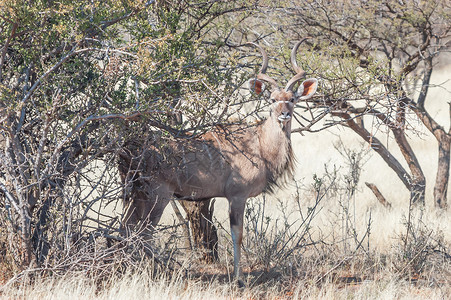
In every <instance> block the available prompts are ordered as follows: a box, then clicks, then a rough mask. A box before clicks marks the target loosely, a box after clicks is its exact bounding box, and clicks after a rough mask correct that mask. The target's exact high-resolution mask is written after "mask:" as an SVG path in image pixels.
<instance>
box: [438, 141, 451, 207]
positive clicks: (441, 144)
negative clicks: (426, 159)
mask: <svg viewBox="0 0 451 300" xmlns="http://www.w3.org/2000/svg"><path fill="white" fill-rule="evenodd" d="M450 144H451V138H450V137H449V136H448V135H446V134H443V135H441V138H440V139H438V166H437V177H436V179H435V186H434V202H435V206H436V207H439V208H446V207H447V204H448V203H447V199H446V196H447V193H448V180H449V168H450Z"/></svg>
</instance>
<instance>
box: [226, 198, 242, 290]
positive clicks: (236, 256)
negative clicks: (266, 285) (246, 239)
mask: <svg viewBox="0 0 451 300" xmlns="http://www.w3.org/2000/svg"><path fill="white" fill-rule="evenodd" d="M245 205H246V199H241V198H239V199H236V198H235V199H229V217H230V232H231V234H232V242H233V275H234V277H235V279H236V280H238V285H239V286H240V287H243V286H244V283H243V281H242V280H241V279H240V278H241V267H240V260H241V243H242V241H243V216H244V208H245Z"/></svg>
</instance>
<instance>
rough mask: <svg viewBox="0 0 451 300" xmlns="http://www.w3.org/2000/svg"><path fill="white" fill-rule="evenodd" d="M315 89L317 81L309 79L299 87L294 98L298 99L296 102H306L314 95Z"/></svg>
mask: <svg viewBox="0 0 451 300" xmlns="http://www.w3.org/2000/svg"><path fill="white" fill-rule="evenodd" d="M317 88H318V80H317V79H316V78H309V79H307V80H305V81H304V82H302V83H301V84H300V85H299V87H298V90H297V91H296V96H297V97H299V98H298V100H307V99H309V98H310V97H312V96H313V95H314V94H315V92H316V89H317Z"/></svg>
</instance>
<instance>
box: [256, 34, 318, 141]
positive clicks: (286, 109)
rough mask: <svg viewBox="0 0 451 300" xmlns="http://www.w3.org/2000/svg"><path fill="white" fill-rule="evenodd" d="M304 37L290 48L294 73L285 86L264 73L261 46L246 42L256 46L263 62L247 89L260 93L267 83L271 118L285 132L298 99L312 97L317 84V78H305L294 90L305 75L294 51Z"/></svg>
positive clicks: (266, 63)
mask: <svg viewBox="0 0 451 300" xmlns="http://www.w3.org/2000/svg"><path fill="white" fill-rule="evenodd" d="M306 39H308V38H304V39H302V40H300V41H299V42H297V43H296V45H295V46H294V47H293V49H292V50H291V58H290V60H291V66H292V67H293V69H294V71H295V72H296V75H294V76H293V77H292V78H291V79H290V80H288V82H287V84H286V86H285V88H280V86H279V85H278V84H277V82H276V81H275V80H274V79H273V78H271V77H270V76H268V75H267V74H266V69H267V68H268V55H267V54H266V51H265V50H264V49H263V48H262V47H261V46H259V45H257V44H255V43H248V44H247V45H251V46H254V47H257V48H258V49H259V50H260V52H261V54H262V57H263V63H262V66H261V68H260V71H259V73H258V74H257V76H256V78H253V79H251V80H249V89H250V90H251V92H254V93H256V94H261V93H262V92H263V91H264V89H265V86H266V84H269V85H270V86H271V97H270V100H271V102H272V106H271V118H275V120H276V121H277V122H279V123H280V126H281V127H282V129H284V130H285V131H287V134H289V131H291V119H292V116H293V110H294V106H295V104H296V103H297V102H298V101H301V100H307V99H309V98H310V97H312V96H313V95H314V94H315V92H316V88H317V86H318V80H317V79H315V78H309V79H307V80H304V81H303V82H302V83H301V84H300V85H299V87H298V88H297V90H294V87H295V86H296V83H298V82H299V81H300V80H302V79H303V78H304V77H305V72H304V70H302V68H301V67H299V66H298V65H297V63H296V52H297V51H298V49H299V46H300V45H301V44H302V43H303V42H304V41H305V40H306ZM265 83H266V84H265Z"/></svg>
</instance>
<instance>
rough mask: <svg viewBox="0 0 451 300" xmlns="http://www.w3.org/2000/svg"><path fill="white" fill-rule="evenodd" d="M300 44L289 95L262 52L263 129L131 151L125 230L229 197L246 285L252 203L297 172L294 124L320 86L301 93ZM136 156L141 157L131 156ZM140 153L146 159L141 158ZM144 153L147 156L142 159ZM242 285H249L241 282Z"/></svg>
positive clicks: (223, 130) (125, 168)
mask: <svg viewBox="0 0 451 300" xmlns="http://www.w3.org/2000/svg"><path fill="white" fill-rule="evenodd" d="M303 41H304V40H302V41H300V42H298V43H297V44H296V45H295V46H294V48H293V49H292V51H291V64H292V66H293V69H294V70H295V72H296V75H295V76H294V77H293V78H291V79H290V80H289V81H288V83H287V84H286V86H285V88H279V87H278V84H277V82H276V81H275V80H274V79H273V78H271V77H269V76H268V75H267V74H265V72H266V69H267V67H268V56H267V54H266V52H265V51H264V50H263V49H262V48H261V47H260V46H258V45H256V44H253V43H251V44H250V45H253V46H255V47H257V48H258V49H259V50H260V51H261V53H262V56H263V64H262V67H261V69H260V72H259V74H258V75H257V76H256V78H255V79H251V80H250V81H249V86H250V89H251V90H252V91H253V92H255V93H257V94H260V93H261V92H262V91H263V87H264V85H263V82H266V83H268V84H269V85H271V87H272V93H271V98H270V99H271V102H272V105H271V114H270V117H269V118H268V119H267V120H265V121H264V122H262V123H260V124H259V125H257V126H254V127H250V126H238V125H235V126H216V127H215V128H214V129H213V130H211V131H209V132H207V133H205V134H203V135H202V136H200V137H199V138H196V139H184V140H182V141H173V142H169V143H166V145H165V146H161V145H159V142H158V137H157V136H154V137H152V138H151V139H150V140H151V141H150V142H149V141H148V142H147V143H146V144H144V145H143V144H142V143H140V142H138V143H135V146H130V145H129V146H128V147H124V151H122V153H121V154H120V160H119V169H120V173H121V177H122V180H123V181H124V182H129V185H130V186H129V190H130V192H129V193H126V197H125V202H126V203H125V204H126V207H127V211H126V213H125V217H124V218H125V219H124V224H125V225H126V228H127V229H133V227H134V226H136V224H138V223H140V222H144V223H146V224H147V225H148V226H150V227H151V226H154V225H156V224H157V223H158V221H159V220H160V217H161V215H162V213H163V210H164V208H165V207H166V205H167V204H168V203H169V201H170V199H171V198H174V197H175V198H178V199H185V200H193V201H200V200H205V199H210V198H213V197H226V198H227V200H228V201H229V216H230V227H231V233H232V240H233V248H234V276H235V278H237V279H238V280H239V276H240V267H239V266H240V255H241V241H242V236H243V214H244V208H245V203H246V199H247V198H249V197H254V196H257V195H259V194H260V193H262V192H263V191H265V190H271V188H273V187H274V185H277V180H278V179H279V178H281V177H283V175H284V174H290V173H292V171H293V161H294V156H293V152H292V149H291V141H290V134H291V120H292V115H293V109H294V106H295V104H296V102H298V101H299V100H305V99H308V98H310V97H312V95H313V94H314V93H315V91H316V88H317V80H316V79H314V78H312V79H307V80H305V81H304V82H302V84H301V85H300V86H299V88H298V89H297V91H294V90H293V89H294V86H295V84H296V83H297V82H298V81H300V80H301V79H302V78H303V77H304V74H305V72H304V71H303V70H302V69H301V68H300V67H298V65H297V63H296V52H297V50H298V48H299V45H300V44H301V43H302V42H303ZM131 149H134V150H131ZM136 150H138V151H136ZM136 153H140V154H141V155H139V156H137V155H136ZM239 283H240V284H242V282H241V281H239Z"/></svg>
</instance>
